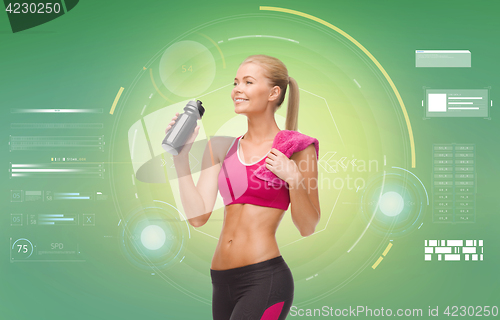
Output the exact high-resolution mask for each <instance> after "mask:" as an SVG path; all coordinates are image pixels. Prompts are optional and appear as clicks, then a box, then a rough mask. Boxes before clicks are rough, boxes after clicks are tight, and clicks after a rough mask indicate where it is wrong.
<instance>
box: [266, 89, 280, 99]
mask: <svg viewBox="0 0 500 320" xmlns="http://www.w3.org/2000/svg"><path fill="white" fill-rule="evenodd" d="M280 93H281V88H280V87H279V86H274V87H273V88H272V89H271V91H270V92H269V99H268V100H269V101H276V100H278V98H279V97H280Z"/></svg>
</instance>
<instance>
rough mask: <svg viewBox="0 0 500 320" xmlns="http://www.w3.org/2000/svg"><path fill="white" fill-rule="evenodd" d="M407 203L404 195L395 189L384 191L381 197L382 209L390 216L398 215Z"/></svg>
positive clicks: (380, 205) (380, 204)
mask: <svg viewBox="0 0 500 320" xmlns="http://www.w3.org/2000/svg"><path fill="white" fill-rule="evenodd" d="M404 205H405V202H404V199H403V197H402V196H401V195H400V194H399V193H397V192H394V191H389V192H386V193H384V194H383V195H382V196H381V197H380V203H379V207H380V211H382V213H383V214H385V215H386V216H389V217H394V216H397V215H398V214H400V213H401V211H403V207H404Z"/></svg>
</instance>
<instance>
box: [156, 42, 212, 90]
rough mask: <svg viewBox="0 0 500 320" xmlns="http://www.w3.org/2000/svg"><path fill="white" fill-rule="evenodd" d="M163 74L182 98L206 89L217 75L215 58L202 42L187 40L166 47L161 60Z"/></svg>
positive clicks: (165, 79) (166, 85) (164, 78)
mask: <svg viewBox="0 0 500 320" xmlns="http://www.w3.org/2000/svg"><path fill="white" fill-rule="evenodd" d="M160 77H161V81H162V82H163V84H164V85H165V87H166V88H167V89H168V90H170V91H171V92H172V93H174V94H176V95H179V96H181V97H188V98H191V97H194V96H197V95H199V94H201V93H202V92H204V91H206V90H207V89H208V87H210V85H211V84H212V82H213V80H214V78H215V60H214V57H213V56H212V54H211V53H210V51H209V50H208V49H207V48H206V47H205V46H204V45H202V44H200V43H198V42H196V41H191V40H184V41H179V42H176V43H174V44H173V45H171V46H170V47H168V48H167V50H165V52H164V53H163V56H162V57H161V60H160Z"/></svg>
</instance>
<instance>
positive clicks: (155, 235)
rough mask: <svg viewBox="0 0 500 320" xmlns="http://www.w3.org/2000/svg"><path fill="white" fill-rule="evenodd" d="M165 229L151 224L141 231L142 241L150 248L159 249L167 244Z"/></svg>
mask: <svg viewBox="0 0 500 320" xmlns="http://www.w3.org/2000/svg"><path fill="white" fill-rule="evenodd" d="M165 239H166V236H165V231H163V229H162V228H160V227H159V226H157V225H150V226H147V227H146V228H144V230H142V232H141V242H142V244H143V245H144V246H145V247H146V248H147V249H149V250H158V249H160V248H161V247H162V246H163V245H164V244H165Z"/></svg>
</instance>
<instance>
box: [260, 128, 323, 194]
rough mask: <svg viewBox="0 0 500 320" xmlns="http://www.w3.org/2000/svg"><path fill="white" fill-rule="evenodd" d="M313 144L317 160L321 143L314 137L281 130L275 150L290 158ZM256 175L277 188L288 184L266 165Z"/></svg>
mask: <svg viewBox="0 0 500 320" xmlns="http://www.w3.org/2000/svg"><path fill="white" fill-rule="evenodd" d="M311 143H314V147H315V148H316V159H318V156H319V141H318V139H315V138H313V137H309V136H306V135H305V134H302V133H300V132H297V131H292V130H281V131H280V132H278V134H277V135H276V137H274V141H273V148H274V149H277V150H279V151H281V152H282V153H283V154H284V155H285V156H287V157H288V158H290V157H291V156H292V154H294V152H299V151H302V150H304V149H305V148H306V147H307V146H309V145H310V144H311ZM254 174H255V176H256V177H257V178H259V179H261V180H265V181H268V182H269V183H270V184H272V185H275V186H281V185H283V184H285V183H286V182H285V181H283V180H281V179H280V178H278V176H276V175H275V174H274V173H272V172H271V171H270V170H269V169H268V168H266V164H263V165H261V166H260V167H258V168H257V169H256V170H255V171H254Z"/></svg>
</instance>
